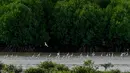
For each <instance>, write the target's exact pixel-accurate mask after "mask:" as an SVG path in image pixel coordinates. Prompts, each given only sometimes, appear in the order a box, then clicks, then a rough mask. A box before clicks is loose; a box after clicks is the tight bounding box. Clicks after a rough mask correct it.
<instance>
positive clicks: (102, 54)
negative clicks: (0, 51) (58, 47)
mask: <svg viewBox="0 0 130 73" xmlns="http://www.w3.org/2000/svg"><path fill="white" fill-rule="evenodd" d="M94 56H98V57H103V56H104V57H114V56H116V55H115V54H114V53H106V54H104V53H101V54H100V55H96V53H94V52H93V53H88V54H82V53H80V54H78V55H74V54H73V53H67V54H64V55H63V54H61V53H60V52H58V53H56V54H53V55H52V53H50V54H48V55H42V54H41V53H38V54H35V53H34V54H33V55H29V56H23V57H24V58H25V57H26V59H40V58H44V59H45V57H46V59H49V58H55V59H63V58H67V59H71V58H73V57H78V58H83V57H84V58H86V57H94ZM127 56H129V53H128V52H123V53H121V54H120V57H127ZM18 57H22V56H18V55H16V54H11V55H10V54H7V55H4V56H3V58H4V59H18ZM22 59H23V58H22Z"/></svg>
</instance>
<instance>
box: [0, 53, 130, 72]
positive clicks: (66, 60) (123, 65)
mask: <svg viewBox="0 0 130 73" xmlns="http://www.w3.org/2000/svg"><path fill="white" fill-rule="evenodd" d="M37 55H38V54H28V55H25V54H24V55H21V54H17V55H16V54H10V55H8V56H7V54H5V55H4V54H2V55H0V60H1V61H2V63H5V64H14V65H16V66H20V65H21V66H22V67H23V69H27V68H29V67H36V65H37V64H39V63H40V62H43V61H53V62H56V63H59V64H65V65H67V66H68V67H69V68H72V67H73V66H74V65H83V61H84V60H92V61H94V63H95V65H98V66H99V70H104V68H103V67H101V66H100V64H104V63H108V62H110V63H112V64H114V67H112V68H110V69H119V70H121V71H130V56H127V57H120V56H114V57H107V56H102V57H101V56H93V57H92V56H89V57H87V56H85V55H83V56H79V55H78V54H75V55H74V56H73V57H66V54H62V55H60V57H56V54H53V55H52V56H50V57H49V56H48V55H49V53H48V54H47V53H46V54H40V56H38V57H37Z"/></svg>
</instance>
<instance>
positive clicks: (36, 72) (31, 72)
mask: <svg viewBox="0 0 130 73" xmlns="http://www.w3.org/2000/svg"><path fill="white" fill-rule="evenodd" d="M25 73H46V72H45V70H44V69H42V68H29V69H27V70H25Z"/></svg>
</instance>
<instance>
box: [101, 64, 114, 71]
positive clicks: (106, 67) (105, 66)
mask: <svg viewBox="0 0 130 73" xmlns="http://www.w3.org/2000/svg"><path fill="white" fill-rule="evenodd" d="M101 66H103V67H104V68H105V71H106V70H107V69H108V68H110V67H113V66H114V65H113V64H111V63H106V64H101Z"/></svg>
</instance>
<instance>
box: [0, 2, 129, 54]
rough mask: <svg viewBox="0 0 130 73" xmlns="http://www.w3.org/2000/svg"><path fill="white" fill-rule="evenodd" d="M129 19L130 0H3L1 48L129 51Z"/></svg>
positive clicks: (0, 32) (0, 14) (0, 13)
mask: <svg viewBox="0 0 130 73" xmlns="http://www.w3.org/2000/svg"><path fill="white" fill-rule="evenodd" d="M129 19H130V1H129V0H0V45H1V51H44V52H46V51H53V52H54V51H55V52H57V51H64V52H66V51H70V52H72V51H73V52H78V51H83V52H86V51H87V52H88V51H89V52H91V51H115V52H120V51H126V49H127V48H130V46H129V44H130V29H129V28H130V24H129V23H130V21H129ZM44 42H47V44H48V45H49V48H46V47H45V46H44Z"/></svg>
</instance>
